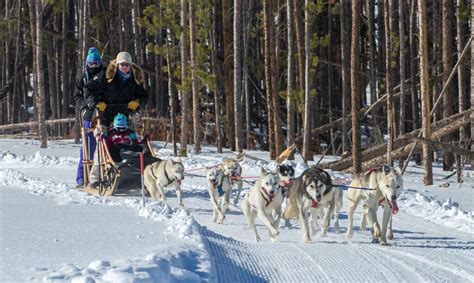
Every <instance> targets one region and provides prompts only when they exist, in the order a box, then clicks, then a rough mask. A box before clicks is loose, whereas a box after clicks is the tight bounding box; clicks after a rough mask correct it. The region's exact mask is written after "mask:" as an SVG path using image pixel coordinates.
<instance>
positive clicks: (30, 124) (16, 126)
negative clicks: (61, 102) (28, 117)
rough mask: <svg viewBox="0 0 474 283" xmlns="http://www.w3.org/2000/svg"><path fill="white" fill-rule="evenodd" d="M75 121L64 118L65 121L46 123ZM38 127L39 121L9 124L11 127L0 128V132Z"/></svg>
mask: <svg viewBox="0 0 474 283" xmlns="http://www.w3.org/2000/svg"><path fill="white" fill-rule="evenodd" d="M75 121H76V118H63V119H54V120H46V121H45V123H46V125H56V124H67V123H74V122H75ZM37 126H38V122H37V121H33V122H25V123H17V124H9V125H2V126H0V131H5V130H16V129H22V128H31V127H37Z"/></svg>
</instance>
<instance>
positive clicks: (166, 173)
mask: <svg viewBox="0 0 474 283" xmlns="http://www.w3.org/2000/svg"><path fill="white" fill-rule="evenodd" d="M167 161H168V160H166V161H165V162H167ZM150 171H151V175H152V176H153V178H155V180H156V179H158V177H156V175H155V173H153V170H150ZM163 171H165V177H166V180H168V183H166V185H165V187H166V186H168V185H169V184H171V183H173V182H174V180H171V179H170V177H169V176H168V172H166V167H165V168H164V169H163Z"/></svg>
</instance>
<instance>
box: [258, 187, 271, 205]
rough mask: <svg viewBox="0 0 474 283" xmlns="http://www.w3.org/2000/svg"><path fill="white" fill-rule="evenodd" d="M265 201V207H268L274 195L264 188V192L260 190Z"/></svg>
mask: <svg viewBox="0 0 474 283" xmlns="http://www.w3.org/2000/svg"><path fill="white" fill-rule="evenodd" d="M260 192H261V194H262V197H263V199H264V200H265V207H267V206H268V205H269V204H270V203H271V202H272V200H273V194H269V193H268V192H267V190H265V188H264V187H262V190H260Z"/></svg>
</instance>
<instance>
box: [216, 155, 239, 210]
mask: <svg viewBox="0 0 474 283" xmlns="http://www.w3.org/2000/svg"><path fill="white" fill-rule="evenodd" d="M239 161H240V159H238V158H227V157H224V158H223V159H222V164H221V166H219V168H220V169H221V170H222V172H223V173H224V175H226V176H228V177H229V178H230V180H231V183H232V186H234V185H237V195H236V196H235V198H234V204H237V203H238V202H239V198H240V192H241V191H242V185H243V181H242V179H241V176H242V167H241V166H240V164H239ZM226 197H227V201H228V202H229V201H230V194H228V195H227V196H226Z"/></svg>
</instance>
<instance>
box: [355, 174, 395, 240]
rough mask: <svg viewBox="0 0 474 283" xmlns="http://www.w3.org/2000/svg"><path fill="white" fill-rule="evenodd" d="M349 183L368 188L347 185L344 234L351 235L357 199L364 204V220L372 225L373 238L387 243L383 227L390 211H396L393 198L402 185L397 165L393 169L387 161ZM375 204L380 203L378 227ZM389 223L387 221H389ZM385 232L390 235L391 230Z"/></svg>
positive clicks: (385, 226) (386, 224) (377, 205)
mask: <svg viewBox="0 0 474 283" xmlns="http://www.w3.org/2000/svg"><path fill="white" fill-rule="evenodd" d="M351 186H353V187H363V188H369V189H370V190H360V189H355V188H349V190H348V198H349V212H348V225H347V234H346V236H347V238H348V239H351V238H352V236H353V227H352V225H353V223H352V222H353V220H354V211H355V209H356V208H357V204H358V203H359V201H360V200H363V202H364V204H366V208H365V209H364V210H365V211H364V213H366V214H367V221H368V224H369V225H370V226H371V227H372V236H373V241H374V242H380V243H381V244H382V245H386V244H387V229H388V228H391V227H389V222H390V219H391V217H392V214H396V213H397V212H398V205H397V198H398V197H399V196H400V194H401V192H402V189H403V179H402V176H401V172H400V169H398V170H397V171H395V170H394V169H393V168H390V167H389V166H387V165H384V166H383V167H381V168H377V169H373V170H370V171H368V172H367V173H365V174H364V175H362V176H361V177H359V178H357V179H354V180H353V181H352V183H351ZM379 205H381V206H383V208H384V212H383V220H382V229H380V225H379V222H378V221H377V209H378V207H379ZM390 226H391V225H390ZM388 234H389V236H391V237H393V234H392V231H391V229H390V231H389V232H388Z"/></svg>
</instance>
